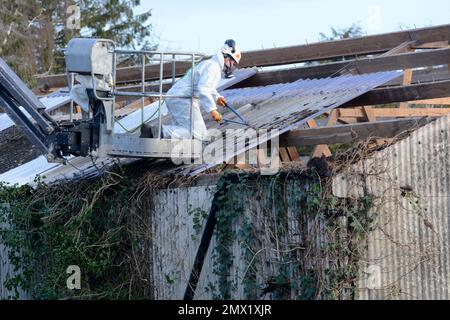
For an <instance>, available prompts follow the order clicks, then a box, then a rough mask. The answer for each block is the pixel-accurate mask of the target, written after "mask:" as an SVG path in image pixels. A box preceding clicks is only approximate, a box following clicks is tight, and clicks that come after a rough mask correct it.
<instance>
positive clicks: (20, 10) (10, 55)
mask: <svg viewBox="0 0 450 320" xmlns="http://www.w3.org/2000/svg"><path fill="white" fill-rule="evenodd" d="M73 5H76V6H78V7H79V9H80V16H81V19H80V27H81V28H80V29H72V28H69V27H68V19H70V17H72V16H73V14H74V12H73V10H71V9H72V8H73V7H71V6H73ZM139 5H140V0H75V1H74V0H0V56H1V57H2V58H3V59H5V60H6V61H7V63H9V64H10V65H11V66H12V67H13V69H15V70H16V71H17V72H18V73H19V75H20V76H21V77H22V78H23V79H24V80H25V81H27V82H28V83H30V84H32V80H33V75H35V74H52V73H58V72H63V71H64V54H63V50H64V49H65V47H66V45H67V43H68V41H69V40H70V39H71V38H73V37H78V36H82V37H97V38H108V39H112V40H114V41H116V43H117V45H118V46H119V47H123V48H133V49H140V48H150V47H154V45H152V44H151V43H150V42H149V41H150V40H149V39H150V36H152V34H153V32H152V26H151V24H150V22H149V19H150V17H151V11H147V12H144V13H142V14H135V13H134V9H135V8H136V7H137V6H139Z"/></svg>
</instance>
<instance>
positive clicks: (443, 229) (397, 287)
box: [333, 116, 450, 299]
mask: <svg viewBox="0 0 450 320" xmlns="http://www.w3.org/2000/svg"><path fill="white" fill-rule="evenodd" d="M449 131H450V117H448V116H447V117H443V118H440V119H438V120H436V121H435V122H433V123H431V124H429V125H427V126H425V127H423V128H420V129H418V130H417V131H415V132H413V133H411V135H410V136H409V137H408V138H406V139H404V140H402V141H399V142H398V143H396V144H394V145H393V146H390V147H388V148H386V149H385V150H383V151H380V152H378V153H376V154H375V155H373V156H372V157H370V158H369V159H367V160H365V161H363V162H362V163H359V164H357V165H355V166H353V167H351V168H349V171H348V172H345V173H342V174H341V175H340V176H338V177H336V178H335V179H334V181H333V192H334V193H335V194H336V195H338V196H340V197H349V196H352V197H355V196H358V195H359V196H360V195H362V190H361V188H360V187H354V186H355V183H354V182H352V181H357V180H358V178H357V176H358V175H360V174H361V171H362V170H361V168H362V166H363V165H365V166H366V167H367V168H375V167H381V168H383V169H384V170H383V172H382V173H381V174H379V175H377V176H371V177H369V178H368V179H367V181H366V182H367V188H368V189H369V190H370V191H371V192H372V193H373V194H375V195H376V196H379V197H381V199H380V200H379V201H381V206H380V207H379V208H378V210H377V212H376V213H377V224H376V225H377V226H378V228H377V229H375V230H374V231H372V232H371V233H370V234H369V237H368V251H367V256H366V259H367V261H368V262H367V264H366V265H365V266H363V267H362V269H361V271H364V268H365V267H367V266H369V265H377V266H380V267H381V269H382V272H381V276H380V279H379V280H380V282H381V286H380V287H379V288H378V289H368V288H366V287H365V286H366V284H365V282H364V281H361V282H360V286H361V288H360V298H361V299H449V298H450V295H449V291H450V271H449V262H450V258H449V257H450V248H449V244H450V232H449V229H450V225H449V220H450V208H449V207H450V205H449V202H450V184H449V181H450V150H449V145H450V138H449ZM408 186H409V187H411V188H412V193H411V194H410V195H407V196H402V192H401V188H402V187H408ZM417 201H418V202H417ZM418 204H419V205H420V206H418Z"/></svg>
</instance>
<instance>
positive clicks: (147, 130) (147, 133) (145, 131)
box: [139, 123, 154, 139]
mask: <svg viewBox="0 0 450 320" xmlns="http://www.w3.org/2000/svg"><path fill="white" fill-rule="evenodd" d="M139 137H140V138H150V139H151V138H154V135H153V130H152V127H151V126H150V125H149V124H146V123H144V124H143V125H142V126H141V135H140V136H139Z"/></svg>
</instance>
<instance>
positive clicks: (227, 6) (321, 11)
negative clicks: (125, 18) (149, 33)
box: [137, 0, 450, 54]
mask: <svg viewBox="0 0 450 320" xmlns="http://www.w3.org/2000/svg"><path fill="white" fill-rule="evenodd" d="M146 9H152V13H153V17H152V18H151V22H152V24H153V27H154V34H155V35H156V36H157V39H159V40H158V42H159V46H160V49H162V50H180V51H186V50H188V51H196V52H201V53H205V54H211V53H213V52H214V51H215V50H216V49H217V48H219V47H220V46H221V45H222V44H223V42H224V41H225V40H226V39H230V38H232V39H234V40H236V43H237V45H238V46H240V48H241V49H242V50H243V51H247V50H257V49H261V48H265V49H267V48H273V47H282V46H291V45H298V44H304V43H306V42H308V43H312V42H317V41H318V35H319V33H320V32H324V33H326V34H328V33H329V30H330V27H331V26H333V27H338V28H343V27H349V26H351V25H352V23H355V22H359V23H360V26H361V27H362V28H363V30H364V31H366V32H367V34H378V33H385V32H392V31H398V30H400V29H401V28H403V29H407V27H410V28H415V27H417V28H421V27H427V26H432V25H440V24H449V23H450V1H449V0H426V1H425V0H338V1H336V0H334V1H333V0H258V1H256V0H250V1H243V0H240V1H239V0H228V1H226V0H222V1H213V0H208V1H207V0H191V1H189V0H184V1H183V0H158V1H153V0H142V4H141V7H140V8H138V10H137V12H140V11H143V10H146Z"/></svg>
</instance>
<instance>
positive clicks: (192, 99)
mask: <svg viewBox="0 0 450 320" xmlns="http://www.w3.org/2000/svg"><path fill="white" fill-rule="evenodd" d="M194 68H195V54H192V69H191V78H192V82H191V85H192V96H191V121H190V134H191V139H194V134H193V130H192V129H193V124H192V115H193V113H194V93H195V82H194Z"/></svg>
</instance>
